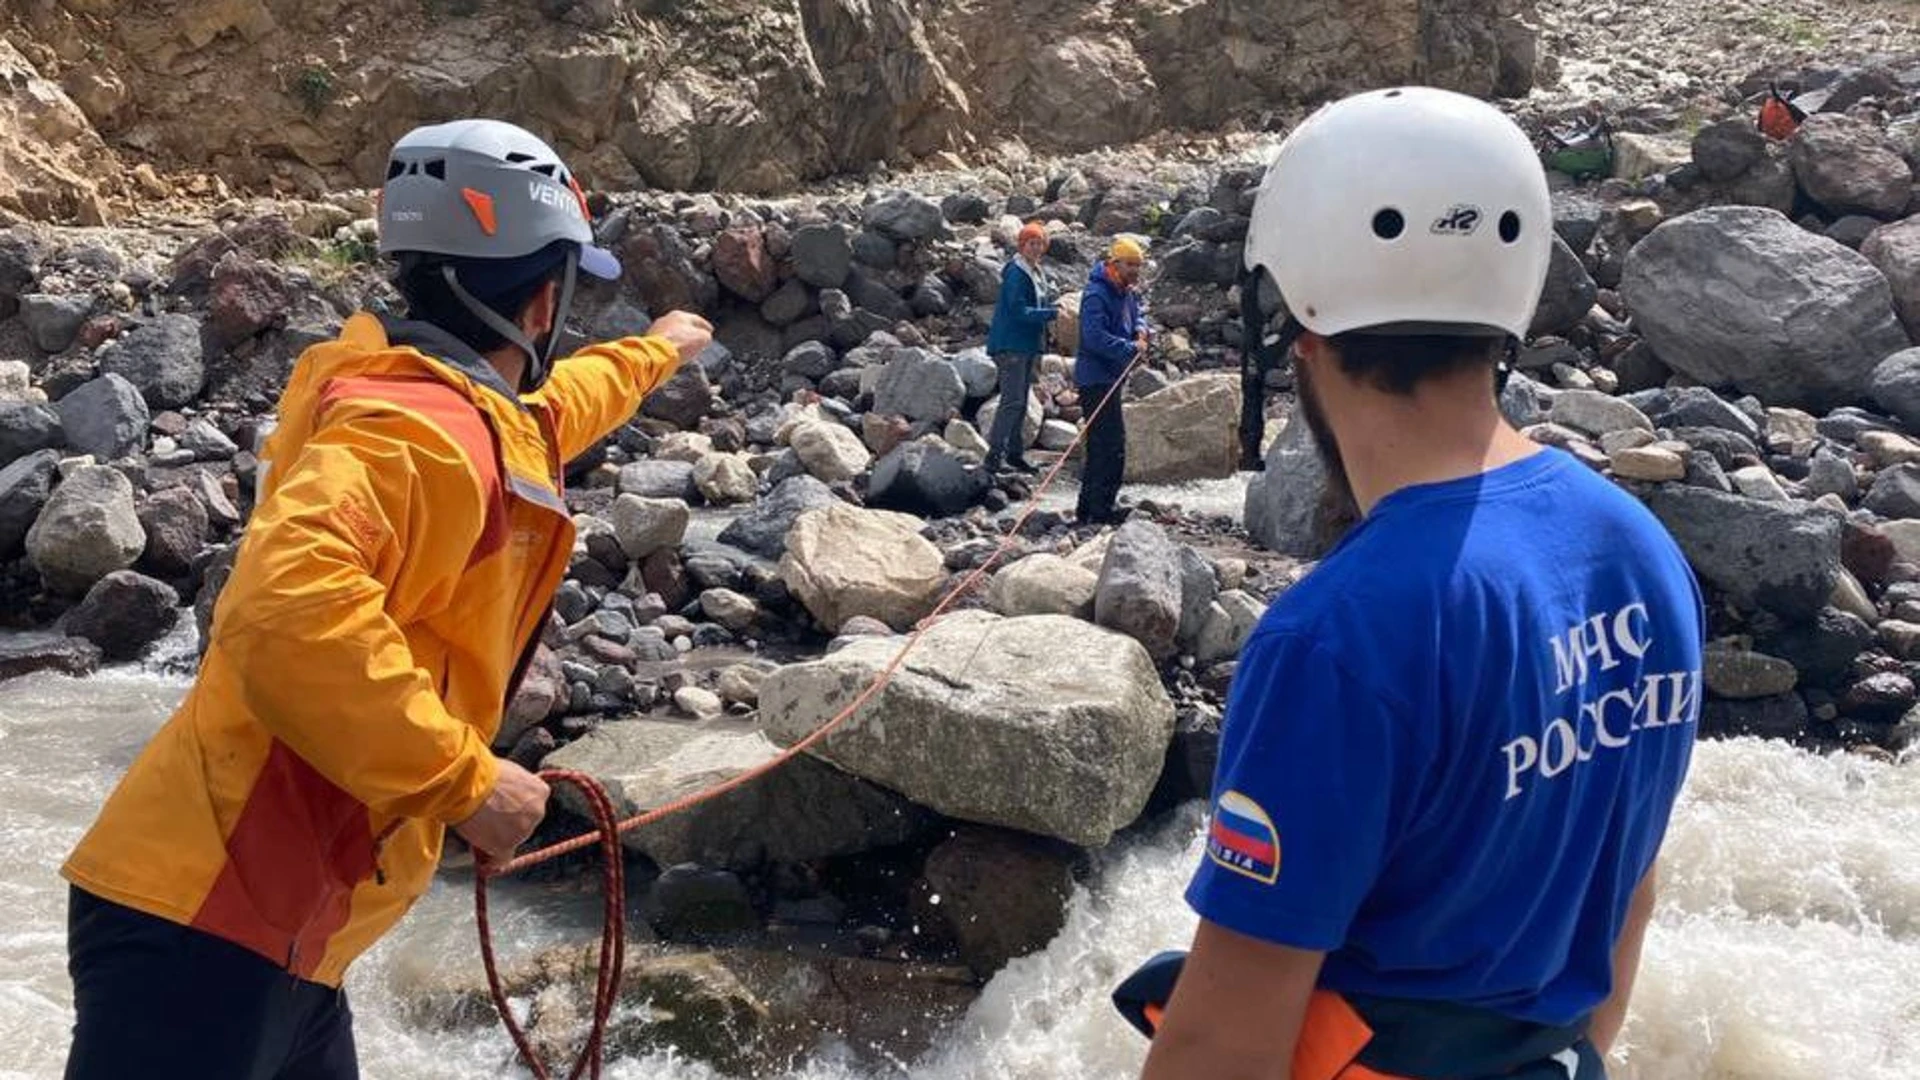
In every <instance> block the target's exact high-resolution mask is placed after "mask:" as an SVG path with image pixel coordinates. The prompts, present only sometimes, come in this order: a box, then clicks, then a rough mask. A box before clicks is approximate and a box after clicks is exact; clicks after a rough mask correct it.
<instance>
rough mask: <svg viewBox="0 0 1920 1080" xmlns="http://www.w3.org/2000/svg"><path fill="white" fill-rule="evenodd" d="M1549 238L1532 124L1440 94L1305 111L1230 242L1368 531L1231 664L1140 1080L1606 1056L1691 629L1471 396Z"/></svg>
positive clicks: (1618, 510) (1611, 489)
mask: <svg viewBox="0 0 1920 1080" xmlns="http://www.w3.org/2000/svg"><path fill="white" fill-rule="evenodd" d="M1552 237H1553V212H1552V207H1551V204H1550V202H1549V199H1548V194H1547V182H1546V177H1545V174H1544V172H1543V170H1542V168H1541V165H1540V162H1539V160H1538V159H1537V158H1536V157H1535V155H1534V151H1533V147H1532V146H1531V145H1530V144H1529V143H1528V140H1527V138H1526V136H1525V135H1524V134H1522V133H1521V131H1520V129H1519V128H1518V127H1517V126H1516V125H1515V124H1514V123H1513V122H1512V121H1511V120H1509V119H1508V118H1507V117H1506V116H1504V115H1503V114H1502V113H1500V111H1499V110H1497V109H1495V108H1494V107H1493V106H1491V105H1488V104H1486V103H1484V102H1481V101H1477V100H1475V99H1473V98H1469V97H1465V96H1462V95H1459V94H1453V93H1448V92H1446V91H1441V90H1434V89H1428V88H1413V87H1409V88H1402V89H1396V90H1380V91H1373V92H1370V93H1365V94H1360V95H1356V96H1354V97H1350V98H1347V99H1345V100H1343V101H1340V102H1337V103H1335V104H1333V105H1330V106H1328V107H1327V108H1325V109H1323V110H1321V111H1320V112H1319V113H1317V114H1315V115H1314V116H1313V117H1312V118H1310V119H1308V120H1307V121H1306V122H1305V123H1304V124H1302V125H1301V126H1300V127H1299V128H1298V129H1297V130H1296V131H1294V132H1293V134H1292V135H1291V136H1290V137H1289V138H1288V139H1287V141H1286V143H1285V144H1284V145H1283V146H1282V147H1281V149H1280V151H1279V153H1278V155H1277V156H1276V158H1275V160H1274V164H1273V167H1272V169H1271V170H1270V171H1269V172H1268V173H1267V177H1266V180H1265V182H1264V184H1263V186H1262V188H1261V191H1260V194H1259V199H1258V202H1257V203H1256V205H1255V209H1254V212H1253V220H1252V225H1251V229H1250V232H1249V236H1248V243H1247V263H1248V265H1249V267H1250V268H1255V269H1259V270H1261V271H1263V272H1266V273H1270V274H1272V275H1273V279H1274V283H1275V284H1276V285H1277V286H1278V287H1279V291H1280V294H1281V296H1282V298H1283V299H1284V300H1285V303H1286V308H1287V310H1288V311H1289V312H1290V313H1291V314H1292V317H1293V319H1294V320H1296V321H1297V322H1298V324H1299V327H1300V329H1301V332H1300V333H1299V335H1298V336H1297V337H1296V338H1295V339H1294V341H1293V346H1292V349H1293V355H1294V361H1295V362H1294V368H1295V379H1296V382H1297V385H1298V391H1299V406H1298V407H1299V415H1300V417H1301V418H1302V420H1303V422H1305V423H1306V424H1307V425H1308V426H1309V429H1310V430H1311V431H1312V433H1313V435H1314V439H1315V441H1316V443H1317V444H1318V446H1319V447H1320V449H1321V451H1322V453H1323V455H1324V456H1325V458H1326V460H1327V465H1328V471H1329V472H1330V473H1332V474H1333V475H1335V476H1337V477H1339V478H1341V479H1342V480H1343V481H1344V482H1345V483H1346V484H1347V486H1348V488H1349V489H1350V491H1351V492H1352V495H1353V498H1354V502H1355V505H1356V506H1357V507H1358V508H1359V511H1360V514H1361V520H1360V521H1359V523H1358V524H1357V525H1356V526H1355V527H1354V528H1353V530H1352V531H1351V532H1349V533H1348V534H1347V536H1346V537H1345V539H1344V540H1342V541H1341V542H1340V544H1339V545H1338V546H1337V547H1336V548H1335V549H1334V550H1333V551H1332V553H1330V554H1329V555H1328V556H1327V557H1326V558H1325V559H1324V560H1323V561H1322V562H1321V563H1320V564H1319V565H1318V566H1317V567H1315V568H1314V569H1313V571H1312V572H1311V573H1309V574H1308V575H1307V576H1306V577H1305V578H1304V579H1302V580H1301V581H1300V582H1299V583H1298V584H1296V585H1294V586H1293V587H1292V588H1291V589H1289V590H1288V591H1287V592H1286V593H1285V594H1284V595H1283V596H1281V597H1280V598H1279V599H1278V600H1276V601H1275V603H1274V605H1273V606H1272V607H1271V608H1270V609H1269V610H1268V611H1267V613H1266V615H1265V616H1264V617H1263V618H1262V619H1261V621H1260V623H1259V625H1258V626H1257V627H1256V628H1255V629H1254V632H1253V634H1252V636H1251V637H1250V638H1249V639H1248V640H1247V643H1246V645H1245V647H1244V648H1243V649H1242V651H1241V653H1240V657H1239V661H1238V667H1237V669H1236V671H1235V674H1234V678H1233V687H1232V690H1231V693H1230V695H1229V698H1228V703H1227V712H1226V718H1225V722H1224V725H1223V728H1222V732H1221V740H1220V756H1219V767H1218V770H1217V772H1216V774H1215V777H1214V790H1213V812H1212V815H1211V818H1210V821H1209V825H1208V830H1207V835H1206V854H1205V855H1204V857H1203V858H1202V861H1201V863H1200V868H1199V871H1198V873H1197V874H1196V875H1195V876H1194V879H1193V882H1192V885H1191V886H1190V887H1189V889H1188V891H1187V900H1188V902H1189V903H1190V904H1191V905H1192V906H1193V908H1194V909H1195V910H1196V911H1197V912H1198V913H1199V915H1200V919H1201V922H1200V927H1199V929H1198V931H1197V932H1196V934H1195V936H1194V939H1193V946H1192V951H1191V953H1189V954H1188V955H1187V956H1186V957H1185V960H1184V964H1183V966H1181V968H1180V970H1179V972H1178V979H1177V983H1176V984H1175V986H1174V987H1173V988H1172V993H1171V998H1170V1001H1168V1002H1167V1004H1166V1009H1165V1013H1164V1015H1163V1016H1159V1017H1157V1018H1156V1016H1155V1013H1154V1011H1153V1009H1152V1008H1151V1006H1152V1004H1153V1003H1154V999H1152V998H1145V999H1144V1003H1143V1004H1141V1006H1140V1007H1139V1009H1138V1012H1137V1013H1130V1015H1134V1016H1135V1017H1136V1022H1139V1023H1141V1025H1142V1026H1143V1027H1149V1028H1153V1029H1154V1039H1153V1047H1152V1051H1151V1054H1150V1056H1149V1057H1148V1060H1147V1065H1146V1076H1147V1077H1148V1078H1149V1080H1175V1078H1178V1080H1187V1078H1190V1077H1207V1078H1209V1080H1237V1078H1242V1077H1245V1078H1253V1077H1281V1076H1284V1077H1290V1078H1291V1080H1393V1078H1406V1077H1448V1078H1451V1080H1491V1078H1496V1077H1500V1078H1508V1080H1599V1078H1601V1077H1603V1076H1604V1075H1605V1068H1604V1065H1603V1058H1604V1056H1605V1054H1606V1053H1607V1051H1608V1049H1609V1048H1610V1047H1611V1046H1612V1045H1613V1043H1614V1041H1615V1038H1616V1036H1617V1035H1618V1033H1619V1031H1620V1026H1621V1023H1622V1021H1623V1019H1624V1017H1625V1016H1626V1009H1627V1001H1628V998H1629V996H1630V994H1631V992H1632V990H1633V984H1634V977H1635V973H1636V971H1637V969H1638V966H1639V962H1640V949H1641V942H1642V941H1643V938H1644V934H1645V931H1646V927H1647V922H1648V919H1649V917H1650V915H1651V913H1652V911H1653V907H1654V890H1655V858H1656V855H1657V853H1658V852H1659V849H1660V845H1661V842H1662V840H1663V838H1664V836H1665V834H1666V831H1667V823H1668V819H1669V816H1670V814H1671V813H1672V810H1673V805H1674V800H1675V798H1676V797H1677V796H1678V794H1679V792H1680V789H1681V785H1682V782H1683V781H1684V779H1685V776H1686V773H1687V767H1688V763H1689V760H1690V757H1691V754H1692V750H1693V744H1694V739H1695V737H1696V733H1697V726H1698V719H1699V715H1700V705H1701V697H1702V693H1703V691H1702V687H1701V651H1702V647H1703V642H1704V637H1705V616H1704V612H1703V609H1702V603H1701V596H1700V590H1699V587H1698V585H1697V584H1696V582H1695V580H1694V577H1693V574H1692V572H1691V570H1690V569H1689V568H1688V566H1687V562H1686V560H1685V558H1684V557H1683V556H1682V555H1681V553H1680V551H1679V549H1678V547H1677V546H1676V545H1675V543H1674V541H1673V539H1672V537H1671V536H1669V535H1668V533H1667V531H1666V530H1665V529H1664V528H1662V527H1661V525H1660V523H1659V521H1657V520H1656V519H1655V518H1654V517H1653V515H1652V514H1651V513H1649V512H1648V511H1647V509H1646V508H1645V507H1644V506H1642V505H1641V504H1640V502H1639V501H1637V500H1636V499H1634V498H1633V497H1632V496H1631V495H1629V494H1627V493H1626V492H1624V491H1621V490H1620V489H1619V488H1617V487H1615V486H1614V485H1613V484H1611V483H1609V482H1608V481H1607V480H1605V479H1604V478H1602V477H1601V476H1599V475H1598V474H1596V473H1594V472H1593V471H1592V470H1590V469H1588V468H1587V467H1586V466H1585V465H1583V464H1582V463H1581V462H1580V461H1579V460H1577V459H1576V458H1574V457H1572V456H1571V455H1569V454H1566V453H1564V452H1562V451H1560V450H1556V449H1549V448H1546V447H1543V446H1541V445H1539V444H1537V443H1535V442H1534V441H1533V440H1531V439H1529V438H1527V437H1526V436H1525V435H1523V434H1521V433H1520V432H1518V431H1516V430H1515V429H1514V428H1513V427H1512V425H1511V424H1509V423H1508V422H1507V421H1506V419H1505V418H1504V417H1503V416H1502V415H1501V414H1500V411H1499V408H1498V405H1497V403H1496V401H1495V395H1494V384H1495V371H1496V366H1497V364H1498V363H1499V362H1500V360H1501V359H1502V358H1503V356H1504V354H1505V350H1506V348H1507V346H1508V344H1509V342H1510V341H1511V340H1512V339H1515V338H1520V337H1522V336H1523V335H1525V334H1526V332H1527V329H1528V326H1529V324H1530V323H1531V322H1532V319H1533V314H1534V309H1535V307H1536V305H1537V303H1538V300H1539V296H1540V290H1541V285H1542V283H1543V282H1544V280H1545V278H1546V273H1547V266H1548V261H1549V258H1550V255H1551V252H1552V246H1551V245H1552ZM1177 962H1178V961H1177V957H1174V958H1163V959H1160V960H1156V961H1155V963H1154V964H1151V965H1149V967H1148V968H1147V969H1143V972H1142V974H1143V975H1144V974H1147V973H1150V972H1153V971H1155V970H1156V969H1158V970H1162V971H1165V970H1166V969H1168V968H1169V967H1171V966H1172V964H1173V963H1177ZM1139 981H1140V980H1139V977H1136V979H1134V980H1129V986H1137V985H1138V983H1139ZM1122 991H1123V993H1121V994H1118V995H1116V999H1117V1000H1119V1001H1120V1002H1121V1004H1122V1006H1123V1007H1128V1005H1129V1002H1131V1001H1134V1000H1142V999H1135V998H1130V997H1129V996H1127V994H1126V991H1128V987H1123V988H1122ZM1161 1000H1166V999H1161Z"/></svg>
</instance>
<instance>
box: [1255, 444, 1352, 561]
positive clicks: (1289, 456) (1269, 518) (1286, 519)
mask: <svg viewBox="0 0 1920 1080" xmlns="http://www.w3.org/2000/svg"><path fill="white" fill-rule="evenodd" d="M1342 518H1343V514H1342V512H1341V508H1340V503H1339V502H1338V500H1337V499H1336V498H1335V497H1334V496H1333V494H1332V491H1331V489H1330V488H1329V485H1328V477H1327V468H1326V465H1325V464H1324V463H1323V462H1322V461H1321V460H1320V454H1319V453H1318V451H1317V450H1316V449H1315V447H1314V440H1313V432H1312V431H1311V430H1310V429H1309V428H1308V427H1307V422H1306V420H1305V419H1304V418H1302V417H1301V416H1300V415H1299V412H1298V410H1297V409H1296V410H1295V413H1294V416H1293V418H1292V419H1290V420H1288V421H1287V426H1286V427H1285V428H1282V429H1281V431H1280V434H1279V436H1278V437H1276V438H1275V439H1274V440H1273V445H1272V446H1270V447H1268V448H1267V459H1266V469H1265V471H1264V472H1261V473H1260V474H1259V475H1258V476H1255V477H1254V478H1253V480H1252V481H1251V482H1250V483H1248V484H1247V503H1246V525H1247V534H1248V535H1249V536H1251V537H1252V538H1253V540H1254V542H1255V543H1258V544H1259V545H1260V546H1261V547H1264V548H1266V549H1268V550H1269V551H1275V552H1278V553H1280V554H1282V555H1291V556H1293V557H1294V558H1298V559H1317V558H1319V557H1320V556H1321V555H1323V554H1325V553H1326V551H1327V549H1328V548H1330V547H1332V545H1333V543H1334V541H1336V540H1338V539H1339V533H1340V531H1341V521H1342Z"/></svg>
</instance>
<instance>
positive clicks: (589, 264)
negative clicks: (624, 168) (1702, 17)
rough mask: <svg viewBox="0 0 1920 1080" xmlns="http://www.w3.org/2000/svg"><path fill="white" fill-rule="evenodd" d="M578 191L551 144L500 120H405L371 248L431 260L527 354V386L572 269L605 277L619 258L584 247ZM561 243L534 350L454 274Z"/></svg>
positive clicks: (547, 354) (550, 347) (550, 348)
mask: <svg viewBox="0 0 1920 1080" xmlns="http://www.w3.org/2000/svg"><path fill="white" fill-rule="evenodd" d="M593 240H594V237H593V227H592V225H591V224H590V223H589V220H588V215H587V199H586V195H585V194H584V193H583V192H582V191H581V189H580V185H579V183H578V182H577V181H575V179H574V177H573V173H572V172H571V171H570V170H569V169H568V168H567V166H566V164H565V163H564V162H562V161H561V160H560V155H558V154H556V153H554V151H553V148H552V147H550V146H548V145H547V144H546V143H545V142H542V141H541V140H540V138H539V137H538V136H535V135H534V134H533V133H532V132H529V131H527V130H526V129H524V128H521V127H517V126H515V125H513V124H509V123H506V122H504V121H500V120H456V121H453V122H451V123H446V124H434V125H430V126H427V127H420V128H415V129H414V130H412V131H410V132H408V133H407V134H406V135H404V136H402V137H401V139H400V141H399V142H397V143H395V144H394V147H393V152H392V154H391V155H390V156H389V157H388V160H387V177H386V182H385V183H384V184H383V185H382V187H381V189H380V252H381V254H383V255H392V256H396V257H397V258H399V259H400V260H401V262H402V264H403V265H405V264H407V263H408V262H409V261H412V262H416V263H417V262H418V261H420V260H426V261H429V262H434V263H438V264H439V266H440V273H441V275H442V277H443V278H444V279H445V281H446V283H447V286H448V288H449V289H451V290H452V292H453V295H454V296H455V297H457V298H458V299H459V301H460V303H461V304H463V305H464V306H465V307H466V308H467V310H469V311H470V312H472V313H473V315H474V317H475V318H478V319H479V320H480V321H482V322H484V323H485V324H486V325H487V326H488V327H490V328H491V329H492V330H493V331H494V332H495V333H498V334H499V335H500V336H501V337H504V338H506V339H507V340H508V341H510V342H512V343H513V344H515V345H517V346H519V347H520V348H521V349H522V350H524V351H525V352H526V354H527V358H528V363H529V367H528V371H527V385H528V387H529V388H531V387H537V386H538V385H540V383H541V382H543V381H545V379H546V375H547V372H548V371H549V370H550V369H551V367H552V363H553V354H554V352H555V351H556V350H557V348H558V343H559V341H560V337H561V334H560V333H559V330H560V328H561V327H562V326H564V325H565V323H566V317H567V314H568V311H569V310H570V309H571V307H572V304H573V291H574V283H575V278H576V271H579V270H584V271H585V272H587V273H588V274H591V275H593V276H594V277H597V278H600V279H602V280H606V281H612V280H615V279H617V278H619V276H620V263H619V261H618V260H616V259H615V258H614V257H613V255H612V254H611V253H610V252H608V251H607V250H606V249H604V248H600V247H596V246H595V245H594V242H593ZM560 241H565V242H566V244H565V250H566V256H565V260H566V266H565V270H564V274H563V277H562V279H561V287H560V297H559V304H558V306H557V309H556V312H555V317H554V330H555V332H554V333H553V334H551V335H550V336H549V338H548V341H547V345H546V347H545V348H544V349H542V348H539V347H537V346H536V345H535V344H534V343H533V342H532V341H531V340H530V339H529V338H528V337H527V335H526V334H525V333H523V332H522V331H521V329H520V327H519V326H517V325H515V324H514V323H513V322H512V321H511V320H509V319H507V318H505V317H504V316H502V315H501V314H500V313H499V312H497V311H495V310H493V309H492V308H491V307H489V306H487V305H486V304H485V303H483V302H481V301H480V300H479V299H477V298H476V297H475V296H474V295H473V294H472V293H471V292H469V291H468V289H467V288H466V287H465V286H464V285H463V284H462V283H461V281H460V275H459V271H460V261H461V260H468V259H481V260H509V259H519V258H525V257H527V256H530V255H533V254H535V253H538V252H540V251H542V250H544V249H546V248H547V247H549V246H550V245H553V244H555V243H556V242H560Z"/></svg>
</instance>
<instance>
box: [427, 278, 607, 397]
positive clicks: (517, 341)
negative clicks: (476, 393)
mask: <svg viewBox="0 0 1920 1080" xmlns="http://www.w3.org/2000/svg"><path fill="white" fill-rule="evenodd" d="M579 275H580V253H579V252H578V251H568V252H567V262H566V270H565V272H564V273H563V274H562V275H561V278H560V295H559V297H558V298H557V300H556V302H555V304H554V308H553V329H552V330H551V331H549V332H548V334H547V344H546V347H545V348H541V347H540V346H538V345H535V344H534V343H533V339H532V338H529V337H528V336H527V333H526V331H524V330H522V329H520V327H519V325H518V324H517V323H514V322H513V321H512V320H510V319H508V318H506V317H505V316H503V315H501V314H500V313H499V312H497V311H495V310H493V309H492V308H490V307H488V306H487V305H485V304H483V303H481V302H480V301H479V299H477V298H476V297H475V296H474V295H473V294H472V293H470V292H468V291H467V290H466V288H465V287H464V286H462V285H461V284H460V275H459V274H458V273H456V272H455V271H454V268H453V264H452V263H445V264H442V265H441V267H440V276H441V278H442V279H443V280H445V281H446V283H447V288H448V289H449V290H451V291H452V292H453V295H454V297H455V298H457V299H458V300H459V301H460V303H461V305H462V306H464V307H465V308H466V309H467V311H469V312H471V313H472V315H473V317H474V318H476V319H479V320H480V321H481V322H483V323H486V324H487V327H488V328H489V329H491V330H492V331H493V332H494V333H496V334H499V335H500V336H501V337H503V338H506V339H507V341H508V342H510V343H512V344H513V345H515V346H517V347H518V348H519V349H520V351H521V352H523V353H526V354H527V370H526V373H525V374H524V375H522V376H521V378H520V392H521V393H523V394H525V393H531V392H532V391H534V390H538V389H540V387H541V385H542V384H544V383H545V382H546V381H547V375H548V374H549V373H551V372H552V371H553V358H554V354H555V353H557V352H559V351H560V338H561V335H562V333H563V332H564V331H565V330H566V326H567V316H568V315H569V314H571V312H572V310H573V291H574V286H575V284H576V283H577V282H578V280H579Z"/></svg>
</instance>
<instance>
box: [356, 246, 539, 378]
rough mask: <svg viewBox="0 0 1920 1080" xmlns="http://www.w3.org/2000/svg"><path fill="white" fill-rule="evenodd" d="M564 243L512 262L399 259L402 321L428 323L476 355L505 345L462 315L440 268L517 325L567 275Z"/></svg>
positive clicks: (461, 306)
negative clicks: (542, 294) (551, 285)
mask: <svg viewBox="0 0 1920 1080" xmlns="http://www.w3.org/2000/svg"><path fill="white" fill-rule="evenodd" d="M566 244H567V241H564V240H561V241H556V242H554V243H553V244H549V245H547V246H546V247H545V248H542V249H541V250H539V251H537V252H534V253H533V254H532V255H526V256H522V257H520V258H517V259H460V258H452V259H419V258H414V259H409V258H405V257H402V259H401V262H400V273H399V276H398V277H397V278H395V280H394V287H395V288H397V289H398V290H399V291H400V297H401V299H403V300H405V301H406V302H407V317H408V318H410V319H417V320H419V321H421V322H426V323H432V324H433V325H434V326H437V327H439V328H440V329H442V330H445V331H446V332H447V333H449V334H452V335H453V336H454V337H456V338H459V339H460V340H461V341H463V342H465V343H466V344H467V346H468V347H469V348H471V349H473V350H474V351H475V352H481V353H486V352H492V351H493V350H495V349H498V348H500V347H501V346H503V345H506V344H507V339H506V338H504V337H502V336H501V335H500V332H499V331H498V330H495V329H494V328H493V327H491V326H488V325H487V324H486V323H485V322H483V321H481V319H480V317H479V316H477V315H475V314H474V313H473V312H471V311H469V310H467V306H466V305H465V304H463V303H461V302H460V298H459V297H457V296H455V295H454V294H453V290H452V289H450V288H448V287H447V281H446V278H445V277H444V276H443V275H442V273H441V267H443V266H446V265H448V264H452V266H453V267H454V273H455V274H456V275H457V276H458V277H459V279H460V287H461V288H463V289H465V290H467V292H469V293H471V294H472V295H473V298H474V299H476V300H478V301H480V302H481V303H483V304H485V305H486V306H487V307H489V308H491V309H493V311H494V312H495V313H497V314H499V315H500V316H501V317H502V318H504V319H506V320H507V321H508V322H517V321H519V318H520V316H521V314H522V313H523V312H525V311H526V310H527V305H528V304H530V303H532V302H533V298H534V296H536V295H537V294H538V293H539V292H540V290H541V289H542V288H544V287H545V286H546V285H547V283H548V282H551V281H558V280H559V279H560V276H561V274H562V273H564V272H565V270H566V254H567V250H566V246H565V245H566Z"/></svg>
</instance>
